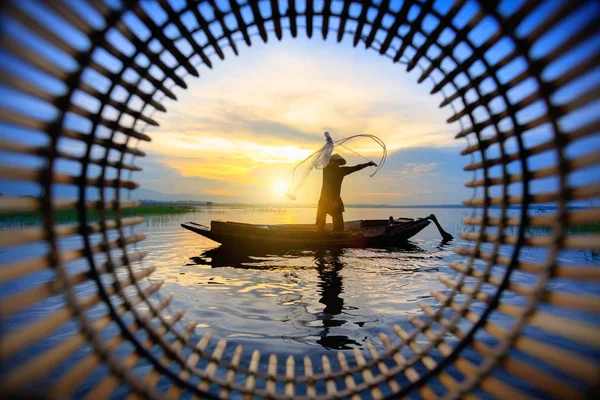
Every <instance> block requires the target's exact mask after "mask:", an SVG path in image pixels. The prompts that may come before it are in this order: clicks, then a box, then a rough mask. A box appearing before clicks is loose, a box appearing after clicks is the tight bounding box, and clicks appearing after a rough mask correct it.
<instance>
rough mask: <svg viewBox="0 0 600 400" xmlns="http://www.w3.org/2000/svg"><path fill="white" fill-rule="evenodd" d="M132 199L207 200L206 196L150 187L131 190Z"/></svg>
mask: <svg viewBox="0 0 600 400" xmlns="http://www.w3.org/2000/svg"><path fill="white" fill-rule="evenodd" d="M131 199H132V200H152V201H202V202H203V201H206V198H205V197H202V196H198V195H195V194H189V193H176V194H173V193H169V194H167V193H162V192H157V191H155V190H149V189H141V188H140V189H136V190H134V191H133V192H131Z"/></svg>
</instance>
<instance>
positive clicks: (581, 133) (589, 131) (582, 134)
mask: <svg viewBox="0 0 600 400" xmlns="http://www.w3.org/2000/svg"><path fill="white" fill-rule="evenodd" d="M546 119H547V120H548V117H546ZM598 129H600V122H599V121H593V122H591V123H589V124H587V125H584V126H583V127H580V128H577V129H575V130H574V131H571V132H569V133H567V134H563V135H562V136H561V140H564V141H566V142H567V144H568V143H573V142H575V141H577V140H580V139H584V138H586V137H588V136H590V135H593V134H594V133H596V132H597V131H598ZM555 146H556V140H555V139H554V138H552V139H549V140H547V141H545V142H542V143H539V144H536V145H535V146H533V147H531V148H529V149H528V150H527V153H526V155H528V156H532V155H535V154H541V153H543V152H546V151H550V150H554V149H555ZM522 156H523V154H521V153H520V152H517V153H510V154H506V155H505V156H504V157H494V158H488V159H487V160H486V161H485V162H483V161H477V162H474V163H471V164H469V165H467V166H466V167H464V170H465V171H475V170H478V169H482V168H490V167H493V166H495V165H501V164H508V163H510V162H511V161H515V160H518V159H519V158H520V157H522Z"/></svg>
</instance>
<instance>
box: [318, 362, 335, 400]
mask: <svg viewBox="0 0 600 400" xmlns="http://www.w3.org/2000/svg"><path fill="white" fill-rule="evenodd" d="M321 364H322V365H323V373H324V374H325V376H328V375H330V374H331V363H330V362H329V358H328V357H327V356H326V355H325V354H323V355H322V356H321ZM325 389H326V390H327V395H328V396H334V395H335V394H336V393H337V388H336V386H335V380H334V379H333V378H325Z"/></svg>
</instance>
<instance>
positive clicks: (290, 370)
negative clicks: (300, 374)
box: [285, 356, 296, 397]
mask: <svg viewBox="0 0 600 400" xmlns="http://www.w3.org/2000/svg"><path fill="white" fill-rule="evenodd" d="M294 369H295V364H294V356H288V358H287V360H286V362H285V379H286V383H285V395H286V396H287V397H294V395H295V394H296V384H295V383H294Z"/></svg>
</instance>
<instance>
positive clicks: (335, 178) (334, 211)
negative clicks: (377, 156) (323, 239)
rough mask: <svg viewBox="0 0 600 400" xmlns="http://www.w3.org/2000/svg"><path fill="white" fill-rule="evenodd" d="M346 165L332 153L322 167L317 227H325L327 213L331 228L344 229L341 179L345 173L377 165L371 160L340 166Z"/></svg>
mask: <svg viewBox="0 0 600 400" xmlns="http://www.w3.org/2000/svg"><path fill="white" fill-rule="evenodd" d="M342 165H346V160H344V158H343V157H342V156H340V155H339V154H333V155H332V156H331V158H330V159H329V164H327V166H326V167H325V168H323V186H322V187H321V198H320V199H319V206H318V208H317V222H316V224H317V228H318V229H319V230H323V229H325V220H326V219H327V214H329V215H331V218H332V219H333V230H334V231H338V232H341V231H343V230H344V217H343V215H342V213H343V212H344V211H345V210H344V202H343V201H342V198H341V196H340V193H341V191H342V181H343V180H344V177H345V176H346V175H349V174H351V173H353V172H356V171H360V170H361V169H363V168H366V167H370V166H375V167H376V166H377V164H375V163H374V162H373V161H369V162H368V163H364V164H358V165H355V166H354V167H342Z"/></svg>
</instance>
